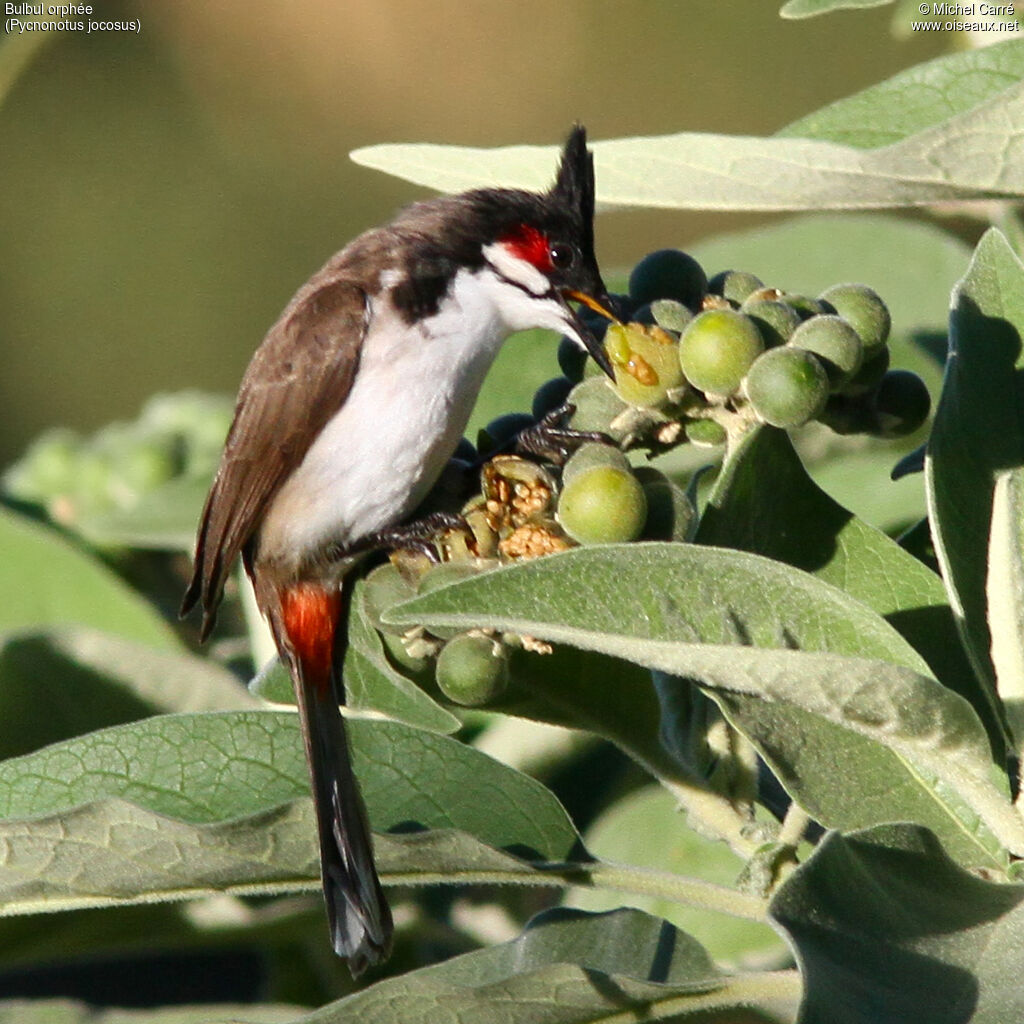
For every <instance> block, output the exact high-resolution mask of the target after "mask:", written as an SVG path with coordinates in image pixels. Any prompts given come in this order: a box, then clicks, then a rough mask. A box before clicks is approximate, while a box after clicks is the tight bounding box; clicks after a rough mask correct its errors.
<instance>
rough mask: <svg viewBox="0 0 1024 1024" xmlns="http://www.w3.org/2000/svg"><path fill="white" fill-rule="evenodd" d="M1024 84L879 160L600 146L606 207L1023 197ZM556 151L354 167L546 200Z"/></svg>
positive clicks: (688, 140)
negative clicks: (521, 191)
mask: <svg viewBox="0 0 1024 1024" xmlns="http://www.w3.org/2000/svg"><path fill="white" fill-rule="evenodd" d="M1022 126H1024V83H1021V82H1016V83H1014V84H1012V85H1010V86H1009V87H1007V88H1006V89H1004V90H1002V91H1001V92H999V93H997V94H995V95H994V96H990V97H987V98H986V99H984V100H983V101H982V102H981V103H979V104H978V105H976V106H973V107H971V108H970V109H969V110H967V111H964V112H962V113H958V114H955V115H953V116H952V117H949V118H947V119H946V120H943V121H940V122H938V123H936V124H933V125H929V126H928V127H926V128H924V129H922V130H921V131H918V132H916V133H914V134H913V135H909V136H907V137H906V138H903V139H901V140H899V141H898V142H895V143H893V144H892V145H889V146H885V147H882V148H879V149H873V150H864V149H857V148H854V147H850V146H846V145H841V144H837V143H833V142H825V141H818V140H812V139H794V138H781V137H780V138H769V139H762V138H752V137H744V136H729V135H711V134H697V133H682V134H679V135H666V136H660V137H649V138H626V139H610V140H607V141H603V142H595V143H594V144H593V146H592V149H593V152H594V160H595V167H596V172H597V186H598V199H599V201H600V202H601V203H602V204H604V205H608V206H643V207H656V208H666V209H721V210H725V209H728V210H765V211H766V210H820V209H847V210H850V209H866V208H870V207H879V206H914V205H925V204H932V203H939V202H948V201H951V200H962V199H998V198H1016V197H1019V196H1021V195H1024V165H1022V163H1021V161H1019V160H1017V159H1015V158H1014V155H1013V154H1014V152H1015V145H1016V140H1017V137H1018V136H1019V134H1020V130H1021V128H1022ZM557 156H558V152H557V150H555V149H554V148H553V147H543V146H512V147H507V148H501V149H490V150H483V149H471V148H467V147H457V146H436V145H385V146H371V147H368V148H366V149H360V150H356V151H355V152H354V153H352V159H353V160H355V161H356V162H357V163H360V164H363V165H364V166H367V167H374V168H376V169H378V170H383V171H387V172H389V173H391V174H396V175H398V176H399V177H402V178H405V179H407V180H409V181H413V182H415V183H416V184H420V185H427V186H430V187H432V188H438V189H440V190H442V191H447V192H455V191H461V190H463V189H466V188H471V187H476V186H481V185H483V186H494V185H502V186H513V187H520V188H529V189H543V188H546V187H547V186H548V185H549V184H550V179H551V173H552V171H551V169H552V167H554V166H555V162H556V160H557Z"/></svg>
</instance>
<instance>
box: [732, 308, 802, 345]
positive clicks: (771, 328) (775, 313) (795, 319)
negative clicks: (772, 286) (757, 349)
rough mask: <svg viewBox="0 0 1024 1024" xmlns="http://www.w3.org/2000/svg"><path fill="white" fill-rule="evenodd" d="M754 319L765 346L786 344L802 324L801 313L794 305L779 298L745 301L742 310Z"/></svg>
mask: <svg viewBox="0 0 1024 1024" xmlns="http://www.w3.org/2000/svg"><path fill="white" fill-rule="evenodd" d="M741 311H742V312H743V313H745V314H746V315H747V316H749V317H750V319H751V320H753V321H754V323H755V325H756V326H757V329H758V330H759V331H760V332H761V337H762V338H763V339H764V346H765V348H773V347H774V346H775V345H785V344H786V342H787V341H789V339H790V338H791V337H792V336H793V332H794V331H795V330H796V329H797V327H799V326H800V314H799V313H797V311H796V310H795V309H794V308H793V307H792V306H787V305H786V303H785V302H779V301H778V300H777V299H757V300H755V301H754V302H749V301H748V302H745V303H744V304H743V307H742V310H741Z"/></svg>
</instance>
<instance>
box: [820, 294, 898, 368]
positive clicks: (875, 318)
mask: <svg viewBox="0 0 1024 1024" xmlns="http://www.w3.org/2000/svg"><path fill="white" fill-rule="evenodd" d="M819 298H820V299H822V300H823V301H825V302H828V303H830V304H831V305H832V306H833V307H834V308H835V310H836V312H837V313H838V314H839V315H840V316H841V317H842V318H843V319H844V320H846V321H847V323H849V325H850V326H851V327H852V328H853V329H854V330H855V331H856V332H857V333H858V334H859V335H860V340H861V342H862V343H863V345H864V349H865V352H867V353H869V354H870V353H874V352H877V351H878V349H880V348H881V347H882V346H883V345H884V344H885V342H886V340H887V339H888V337H889V330H890V328H891V326H892V320H891V318H890V316H889V309H888V307H887V306H886V305H885V303H884V302H883V301H882V299H881V297H880V296H879V295H878V293H877V292H875V291H874V290H873V289H871V288H869V287H868V286H867V285H866V284H834V285H833V286H832V287H831V288H828V289H826V290H825V291H823V292H822V293H821V295H820V296H819Z"/></svg>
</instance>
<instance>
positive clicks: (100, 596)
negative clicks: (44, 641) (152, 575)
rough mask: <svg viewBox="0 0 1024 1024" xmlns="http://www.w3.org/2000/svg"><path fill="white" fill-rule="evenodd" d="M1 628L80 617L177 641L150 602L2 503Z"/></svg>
mask: <svg viewBox="0 0 1024 1024" xmlns="http://www.w3.org/2000/svg"><path fill="white" fill-rule="evenodd" d="M0 593H2V594H3V595H4V600H3V601H2V602H0V631H9V630H14V629H23V628H25V627H27V626H35V627H38V626H63V625H69V624H72V623H78V624H81V625H83V626H92V627H94V628H96V629H103V630H107V631H109V632H111V633H117V634H119V635H121V636H125V637H128V638H130V639H132V640H137V641H139V642H141V643H145V644H149V645H150V646H152V647H159V648H163V649H164V650H178V649H180V648H181V644H180V642H179V641H178V639H177V637H176V636H175V634H174V631H173V630H172V629H171V627H170V626H169V625H168V624H167V623H166V622H164V620H163V619H161V618H160V616H159V615H158V614H157V612H156V611H155V610H154V609H153V607H152V606H151V605H150V604H149V603H148V602H146V601H145V600H143V599H142V598H141V597H139V595H138V594H136V593H135V592H134V591H132V590H131V589H130V588H129V587H127V586H126V585H125V584H124V583H122V582H121V580H120V579H118V578H117V576H115V575H114V574H113V573H112V572H111V571H110V570H109V569H107V568H106V566H104V565H102V564H101V563H100V562H98V561H97V560H96V559H94V558H92V557H91V556H90V555H88V554H86V553H85V552H83V551H81V550H80V549H78V548H76V547H75V546H74V545H72V544H71V543H69V542H68V541H67V540H65V539H64V538H63V537H62V536H60V534H58V533H57V532H56V531H55V530H51V529H49V528H47V527H45V526H39V525H38V524H37V523H34V522H32V521H31V520H29V519H26V518H25V517H24V516H19V515H16V514H15V513H13V512H11V511H9V510H7V509H3V508H0Z"/></svg>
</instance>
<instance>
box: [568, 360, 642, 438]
mask: <svg viewBox="0 0 1024 1024" xmlns="http://www.w3.org/2000/svg"><path fill="white" fill-rule="evenodd" d="M569 403H570V404H571V405H575V406H576V411H575V412H574V413H573V414H572V418H571V419H570V420H569V426H570V427H571V428H572V429H573V430H582V431H591V430H593V431H597V432H599V433H602V434H608V435H610V436H612V437H615V434H616V431H615V430H614V429H613V428H612V421H613V420H615V419H616V418H617V417H618V416H620V415H621V414H622V413H623V412H625V410H626V409H627V408H628V406H627V405H626V403H625V402H623V401H622V399H621V398H619V396H618V395H617V394H616V393H615V389H614V388H613V387H612V384H611V381H610V380H608V378H607V377H606V376H604V374H602V375H601V376H600V377H589V378H587V379H586V380H584V381H581V382H580V383H579V384H577V385H576V387H574V388H573V389H572V391H570V392H569Z"/></svg>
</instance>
